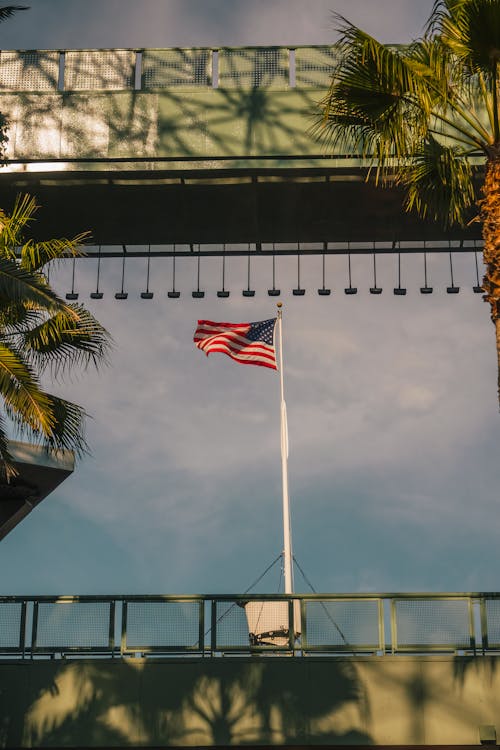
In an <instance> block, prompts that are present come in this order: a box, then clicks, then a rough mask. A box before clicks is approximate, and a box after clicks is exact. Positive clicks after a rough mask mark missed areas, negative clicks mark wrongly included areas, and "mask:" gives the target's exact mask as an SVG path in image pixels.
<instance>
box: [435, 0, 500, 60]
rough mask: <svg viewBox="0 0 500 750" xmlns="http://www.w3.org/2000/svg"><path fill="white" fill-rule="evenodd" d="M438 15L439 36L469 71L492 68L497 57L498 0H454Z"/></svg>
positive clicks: (499, 33) (499, 55)
mask: <svg viewBox="0 0 500 750" xmlns="http://www.w3.org/2000/svg"><path fill="white" fill-rule="evenodd" d="M448 5H449V7H447V8H446V11H445V12H442V13H441V16H440V29H439V31H440V36H441V38H442V40H443V42H444V43H445V44H446V45H447V46H448V47H449V48H450V50H451V51H452V52H453V54H454V55H456V57H457V58H458V59H459V60H460V62H461V63H462V65H463V66H465V67H466V68H468V69H469V71H470V72H471V73H474V72H477V71H479V70H480V71H482V72H491V71H492V68H493V66H494V64H495V61H496V62H497V63H498V61H499V59H500V4H499V3H498V0H460V1H458V0H456V1H455V2H454V3H449V4H448Z"/></svg>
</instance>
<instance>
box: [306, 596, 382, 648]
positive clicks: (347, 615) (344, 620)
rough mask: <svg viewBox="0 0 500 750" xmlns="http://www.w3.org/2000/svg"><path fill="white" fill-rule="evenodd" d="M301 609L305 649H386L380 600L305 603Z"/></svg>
mask: <svg viewBox="0 0 500 750" xmlns="http://www.w3.org/2000/svg"><path fill="white" fill-rule="evenodd" d="M302 606H303V617H302V621H303V623H304V624H305V628H304V632H303V639H302V646H303V648H304V649H305V650H320V651H338V650H345V651H369V652H373V651H381V650H383V648H384V620H383V607H382V601H381V600H378V599H365V600H364V599H350V600H349V599H345V600H328V599H322V600H313V601H307V600H305V601H304V602H303V605H302Z"/></svg>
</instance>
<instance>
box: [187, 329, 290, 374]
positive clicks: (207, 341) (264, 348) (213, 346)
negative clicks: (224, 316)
mask: <svg viewBox="0 0 500 750" xmlns="http://www.w3.org/2000/svg"><path fill="white" fill-rule="evenodd" d="M250 327H251V326H250V323H214V322H213V321H212V320H199V321H198V327H197V329H196V331H195V334H194V343H195V345H196V346H197V347H198V349H201V351H203V352H205V354H206V355H207V357H208V355H209V354H212V353H213V352H220V353H221V354H227V355H228V357H231V359H234V360H235V362H240V364H242V365H259V366H261V367H270V368H271V369H272V370H277V369H278V367H277V364H276V352H275V349H274V346H269V345H268V344H265V343H264V342H263V341H251V340H250V339H247V338H246V336H245V334H246V333H248V331H249V330H250Z"/></svg>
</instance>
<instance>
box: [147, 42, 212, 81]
mask: <svg viewBox="0 0 500 750" xmlns="http://www.w3.org/2000/svg"><path fill="white" fill-rule="evenodd" d="M211 83H212V50H209V49H150V50H144V52H143V53H142V88H143V89H164V88H169V87H171V86H182V87H184V86H185V87H191V86H200V87H206V86H210V85H211Z"/></svg>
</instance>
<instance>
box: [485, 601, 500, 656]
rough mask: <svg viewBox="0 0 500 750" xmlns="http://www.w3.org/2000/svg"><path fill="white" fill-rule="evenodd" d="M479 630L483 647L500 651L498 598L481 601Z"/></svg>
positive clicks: (499, 609)
mask: <svg viewBox="0 0 500 750" xmlns="http://www.w3.org/2000/svg"><path fill="white" fill-rule="evenodd" d="M481 630H482V640H483V643H484V645H485V646H486V647H487V648H492V649H500V598H495V599H483V600H482V601H481Z"/></svg>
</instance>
